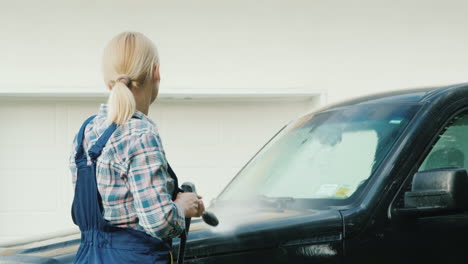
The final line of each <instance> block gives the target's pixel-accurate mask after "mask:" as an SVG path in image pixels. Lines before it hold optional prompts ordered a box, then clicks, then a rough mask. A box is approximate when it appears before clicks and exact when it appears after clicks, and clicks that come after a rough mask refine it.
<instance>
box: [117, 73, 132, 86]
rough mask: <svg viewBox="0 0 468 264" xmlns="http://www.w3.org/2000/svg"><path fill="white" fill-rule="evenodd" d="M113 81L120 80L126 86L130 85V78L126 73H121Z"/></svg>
mask: <svg viewBox="0 0 468 264" xmlns="http://www.w3.org/2000/svg"><path fill="white" fill-rule="evenodd" d="M115 81H116V82H121V83H123V84H125V85H126V86H127V87H130V83H131V80H130V77H128V75H121V76H120V77H118V78H117V79H116V80H115Z"/></svg>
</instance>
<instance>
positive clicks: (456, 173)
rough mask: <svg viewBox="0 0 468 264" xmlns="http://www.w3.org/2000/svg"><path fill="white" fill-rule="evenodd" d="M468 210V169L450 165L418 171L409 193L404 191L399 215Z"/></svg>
mask: <svg viewBox="0 0 468 264" xmlns="http://www.w3.org/2000/svg"><path fill="white" fill-rule="evenodd" d="M467 209H468V174H467V172H466V170H465V169H460V168H449V169H434V170H427V171H421V172H417V173H416V174H415V175H414V178H413V184H412V187H411V191H410V192H406V193H405V198H404V208H398V209H395V210H394V213H395V214H396V215H399V216H406V217H420V216H431V215H441V214H449V213H451V212H460V211H464V210H467Z"/></svg>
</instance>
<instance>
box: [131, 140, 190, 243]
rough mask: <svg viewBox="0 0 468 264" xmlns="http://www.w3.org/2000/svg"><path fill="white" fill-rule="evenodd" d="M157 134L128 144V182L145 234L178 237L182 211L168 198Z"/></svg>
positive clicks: (166, 174)
mask: <svg viewBox="0 0 468 264" xmlns="http://www.w3.org/2000/svg"><path fill="white" fill-rule="evenodd" d="M165 160H166V159H165V157H164V153H163V151H162V147H161V144H160V143H159V142H158V137H157V135H156V134H154V133H145V134H143V135H140V136H139V137H138V138H135V140H133V143H132V144H131V145H130V147H129V155H128V160H127V163H128V173H127V177H126V178H127V179H126V181H127V185H128V188H129V190H130V192H131V193H132V195H133V199H134V207H135V211H136V214H137V216H138V218H139V225H141V226H142V227H143V228H144V229H145V231H146V233H148V234H149V235H151V236H153V237H157V238H161V239H164V238H172V237H176V236H178V235H179V234H180V233H182V231H183V230H184V228H185V218H184V211H183V210H182V208H180V207H179V206H177V205H176V204H175V203H174V202H173V201H172V200H171V194H170V193H169V192H168V188H167V180H168V177H169V175H168V173H167V169H166V168H167V165H166V164H165V162H166V161H165Z"/></svg>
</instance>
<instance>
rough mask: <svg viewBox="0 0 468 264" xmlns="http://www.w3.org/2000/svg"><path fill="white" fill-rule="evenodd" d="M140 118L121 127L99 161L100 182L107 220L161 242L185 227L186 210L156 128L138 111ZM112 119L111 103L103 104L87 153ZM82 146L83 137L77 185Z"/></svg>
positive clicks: (86, 139) (89, 129) (91, 125)
mask: <svg viewBox="0 0 468 264" xmlns="http://www.w3.org/2000/svg"><path fill="white" fill-rule="evenodd" d="M134 115H135V116H138V117H139V118H140V119H135V118H132V119H131V120H129V121H128V122H127V123H125V124H124V125H121V126H118V127H117V129H116V130H115V132H114V133H113V134H112V136H111V137H110V138H109V141H108V142H107V144H106V145H105V147H104V149H103V151H102V154H101V156H99V158H98V159H97V164H96V178H97V184H98V189H99V193H100V194H101V197H102V204H103V208H104V219H106V220H107V221H109V222H110V223H111V224H113V225H115V226H119V227H129V228H133V229H136V230H141V231H144V232H146V233H147V234H149V235H150V236H153V237H157V238H159V239H168V238H173V237H176V236H178V235H179V234H180V233H182V231H183V230H184V228H185V218H184V212H183V210H182V209H181V208H180V207H178V206H177V205H176V204H175V203H174V202H173V201H172V200H171V194H172V192H173V190H174V188H176V186H174V180H173V179H172V178H171V177H170V176H169V174H168V172H167V161H166V157H165V153H164V150H163V146H162V144H161V139H160V137H159V133H158V130H157V127H156V124H155V123H154V122H153V121H152V120H150V119H149V118H148V117H147V116H146V115H145V114H143V113H142V112H140V111H138V110H136V111H135V114H134ZM106 117H107V105H106V104H101V107H100V109H99V113H98V115H97V116H96V117H95V118H94V119H93V120H92V121H91V122H90V123H89V124H88V125H87V126H86V130H85V137H84V140H83V144H84V149H85V150H89V149H90V148H91V146H92V145H94V143H96V141H97V139H98V138H99V137H100V136H101V135H102V134H103V132H104V131H105V130H106V128H107V126H106V124H105V120H106ZM76 147H77V136H75V138H74V140H73V148H72V150H71V154H70V158H69V161H70V164H69V167H70V170H71V173H72V179H73V186H75V184H76V177H77V169H76V164H75V154H76ZM86 155H87V156H88V153H86ZM88 164H91V161H90V160H89V156H88Z"/></svg>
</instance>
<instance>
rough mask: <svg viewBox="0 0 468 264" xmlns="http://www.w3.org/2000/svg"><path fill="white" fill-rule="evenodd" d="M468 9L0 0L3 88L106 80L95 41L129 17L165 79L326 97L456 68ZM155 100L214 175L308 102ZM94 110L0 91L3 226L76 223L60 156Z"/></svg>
mask: <svg viewBox="0 0 468 264" xmlns="http://www.w3.org/2000/svg"><path fill="white" fill-rule="evenodd" d="M467 9H468V2H466V1H455V0H445V1H434V0H425V1H423V0H411V1H410V0H405V1H383V0H380V1H379V0H359V1H344V0H343V1H330V0H326V1H325V0H322V1H317V0H282V1H280V0H269V1H249V0H236V1H216V0H185V1H180V0H175V1H162V0H139V1H111V0H80V1H76V0H75V1H59V0H43V1H33V0H28V1H5V0H4V1H0V34H1V37H0V58H1V60H0V91H5V90H9V91H11V90H13V91H14V90H16V89H23V88H24V89H37V90H41V89H49V88H59V89H81V88H83V89H84V90H89V89H91V90H95V91H99V90H103V89H104V86H103V84H102V81H101V76H100V56H101V51H102V48H103V46H104V45H105V43H106V42H107V41H108V40H109V39H110V38H111V37H112V36H114V35H115V34H117V33H119V32H121V31H123V30H136V31H141V32H143V33H145V34H146V35H148V36H149V37H150V38H151V39H153V40H154V41H155V42H156V44H157V45H158V47H159V50H160V55H161V62H162V66H161V71H162V82H161V90H162V91H164V90H166V91H168V90H170V89H175V88H203V89H213V90H217V89H227V88H231V89H236V88H244V89H251V88H254V89H269V88H280V89H288V88H297V87H302V88H305V89H310V90H313V91H322V90H326V92H327V94H328V101H329V102H334V101H338V100H343V99H346V98H349V97H354V96H357V95H360V94H364V93H370V92H378V91H384V90H393V89H402V88H406V87H412V86H425V85H433V84H443V83H455V82H463V81H466V80H467V78H466V76H467V72H468V64H467V63H466V61H467V59H468V51H467V50H468V48H467V47H468V34H466V32H467V28H468V17H467V16H466V12H465V11H466V10H467ZM159 106H160V107H159V108H158V106H156V108H154V109H159V111H156V110H154V112H153V113H152V114H151V115H152V117H154V119H155V120H156V121H157V122H158V123H159V124H160V127H161V134H162V137H163V140H164V142H165V145H166V149H167V153H168V156H169V159H170V161H171V163H172V164H173V166H174V167H175V169H176V170H177V172H178V174H179V176H180V177H181V178H182V180H185V179H187V180H188V179H191V180H193V181H196V182H202V181H203V179H208V178H209V179H216V183H213V185H214V186H216V188H220V186H222V185H224V183H225V182H227V181H228V179H229V178H230V177H231V176H232V175H233V174H234V172H235V171H236V170H237V169H238V168H239V166H241V164H243V163H244V162H245V161H246V160H247V159H248V158H249V157H250V156H251V154H253V152H255V150H257V148H258V147H259V146H260V145H261V144H262V143H264V142H265V140H266V139H267V138H268V137H269V136H270V135H271V134H273V133H274V131H275V130H276V129H277V128H278V126H280V125H281V124H282V123H284V122H286V121H287V120H289V119H290V118H292V117H293V116H296V115H298V114H299V113H302V112H304V111H306V110H309V109H310V107H313V106H314V105H310V103H309V102H283V103H282V104H281V105H279V104H276V103H273V102H263V103H262V102H243V103H239V102H231V103H229V102H210V103H207V102H185V101H175V102H169V101H167V102H161V103H159ZM315 106H316V105H315ZM95 110H96V104H95V103H91V102H88V103H85V102H74V103H64V102H60V101H49V102H48V103H45V102H33V103H31V102H29V103H26V102H19V101H16V102H10V103H6V102H5V101H0V122H1V124H2V129H1V131H0V157H1V160H0V170H1V174H0V180H1V185H0V186H1V187H0V189H1V190H0V240H2V239H3V240H5V239H9V238H17V237H23V236H28V235H30V234H37V233H39V232H45V231H48V230H52V229H56V228H59V227H67V226H69V225H70V222H69V202H70V200H69V198H70V194H71V192H70V189H69V188H70V183H69V178H68V175H67V174H66V173H68V171H66V168H65V166H66V165H65V164H66V163H64V164H62V163H60V164H57V161H64V162H65V156H64V155H65V154H64V153H68V147H69V142H70V137H71V133H72V132H75V131H74V130H75V129H77V128H78V126H79V123H80V122H81V121H82V120H83V118H84V117H85V116H86V115H88V114H91V113H94V112H95ZM187 115H188V116H187ZM225 116H229V118H228V119H226V118H224V117H225ZM187 117H189V118H187ZM247 118H248V119H247ZM228 121H229V122H228ZM12 124H14V125H12ZM31 124H35V125H31ZM64 131H66V132H64ZM186 131H194V132H195V133H194V134H195V137H196V138H199V139H200V141H199V142H197V143H196V144H199V145H197V147H199V148H198V149H199V153H197V155H193V154H192V152H190V151H188V150H187V149H189V148H188V147H193V146H194V145H193V144H195V143H194V142H193V141H191V140H188V139H187V138H184V137H181V136H184V135H185V133H186ZM195 158H196V160H195ZM213 159H214V160H215V161H216V162H212V161H213ZM192 177H193V178H194V179H192ZM204 177H206V178H204ZM199 186H200V187H199V189H200V192H204V193H206V194H207V196H208V197H212V196H214V195H215V191H213V190H212V189H211V188H208V187H206V186H208V185H204V184H199ZM38 187H39V188H38ZM216 188H214V189H216ZM65 197H68V198H66V199H65Z"/></svg>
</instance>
